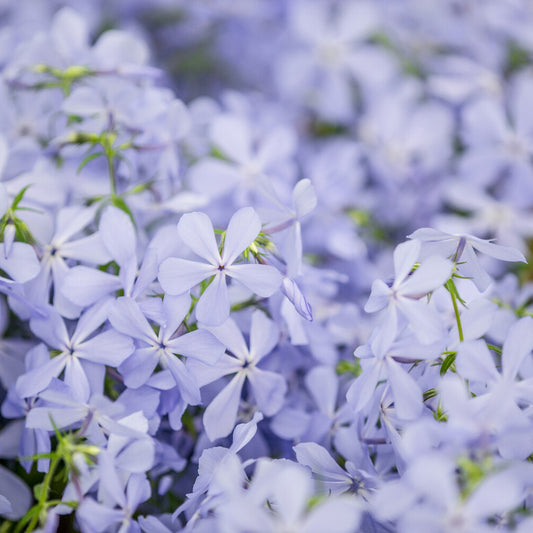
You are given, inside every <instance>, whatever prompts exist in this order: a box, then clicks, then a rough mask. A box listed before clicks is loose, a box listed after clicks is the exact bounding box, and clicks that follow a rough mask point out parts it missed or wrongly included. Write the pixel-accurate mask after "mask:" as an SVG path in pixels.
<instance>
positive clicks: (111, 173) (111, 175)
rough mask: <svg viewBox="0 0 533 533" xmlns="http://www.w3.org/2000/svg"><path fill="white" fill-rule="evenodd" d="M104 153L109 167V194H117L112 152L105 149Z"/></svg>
mask: <svg viewBox="0 0 533 533" xmlns="http://www.w3.org/2000/svg"><path fill="white" fill-rule="evenodd" d="M105 155H106V158H107V165H108V167H109V179H110V182H111V196H116V195H117V183H116V176H115V165H114V162H113V153H112V152H111V151H110V150H108V149H107V147H106V151H105Z"/></svg>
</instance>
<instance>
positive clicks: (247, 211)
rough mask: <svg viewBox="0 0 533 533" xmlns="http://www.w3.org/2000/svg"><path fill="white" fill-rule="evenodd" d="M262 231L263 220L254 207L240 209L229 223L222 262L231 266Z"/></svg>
mask: <svg viewBox="0 0 533 533" xmlns="http://www.w3.org/2000/svg"><path fill="white" fill-rule="evenodd" d="M260 231H261V220H259V216H258V215H257V213H256V212H255V209H254V208H253V207H243V208H242V209H239V210H238V211H237V212H236V213H235V214H234V215H233V216H232V217H231V220H230V221H229V224H228V229H227V232H226V239H225V241H224V251H223V252H222V262H223V264H224V265H225V266H229V265H231V264H232V263H233V261H235V259H237V257H238V256H239V255H240V254H241V253H242V252H243V251H244V250H245V249H246V248H248V246H250V244H252V242H253V241H254V239H255V238H256V237H257V236H258V235H259V232H260Z"/></svg>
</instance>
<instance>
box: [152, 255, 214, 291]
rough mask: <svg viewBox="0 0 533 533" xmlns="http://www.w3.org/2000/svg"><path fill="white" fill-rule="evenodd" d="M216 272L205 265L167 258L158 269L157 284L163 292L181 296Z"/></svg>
mask: <svg viewBox="0 0 533 533" xmlns="http://www.w3.org/2000/svg"><path fill="white" fill-rule="evenodd" d="M216 272H217V270H216V269H215V268H214V267H213V266H212V265H208V264H206V263H199V262H197V261H189V260H188V259H178V258H176V257H169V258H168V259H165V260H164V261H163V262H162V263H161V266H160V267H159V276H158V278H159V283H161V287H163V290H164V291H165V292H168V294H171V295H173V296H176V295H179V294H183V293H184V292H187V291H188V290H190V289H192V288H193V287H195V286H196V285H198V284H199V283H200V282H202V281H203V280H204V279H206V278H208V277H210V276H212V275H214V274H216Z"/></svg>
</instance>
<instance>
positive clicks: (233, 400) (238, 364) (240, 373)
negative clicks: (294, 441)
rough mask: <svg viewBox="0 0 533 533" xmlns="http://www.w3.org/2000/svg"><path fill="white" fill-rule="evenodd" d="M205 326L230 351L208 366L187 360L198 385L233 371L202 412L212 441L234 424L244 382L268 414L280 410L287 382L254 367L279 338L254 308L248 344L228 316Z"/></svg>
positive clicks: (271, 323)
mask: <svg viewBox="0 0 533 533" xmlns="http://www.w3.org/2000/svg"><path fill="white" fill-rule="evenodd" d="M208 329H209V331H211V332H212V333H213V334H214V335H215V337H217V338H218V339H219V340H220V341H221V342H222V343H223V344H225V345H226V347H227V348H228V350H229V351H230V352H231V353H232V354H233V355H228V354H224V355H223V356H222V357H221V359H220V361H219V362H218V363H217V364H216V365H213V366H211V367H207V366H206V365H204V364H202V363H197V362H196V361H191V363H190V368H191V370H193V372H194V374H195V376H196V378H197V380H198V383H199V385H200V386H203V385H207V384H208V383H211V382H212V381H215V380H216V379H218V378H220V377H222V376H226V375H230V374H233V378H232V379H231V381H230V382H229V383H228V384H227V385H226V386H225V387H224V388H223V389H222V390H221V391H220V392H219V393H218V394H217V396H216V397H215V398H214V399H213V401H212V402H211V403H210V404H209V405H208V406H207V408H206V410H205V413H204V417H203V422H204V427H205V431H206V433H207V436H208V437H209V439H210V440H212V441H213V440H216V439H218V438H220V437H225V436H226V435H228V434H229V433H230V431H231V430H232V429H233V427H234V426H235V421H236V419H237V411H238V408H239V403H240V400H241V394H242V389H243V386H244V383H245V381H247V380H248V381H249V383H250V387H251V391H252V393H253V396H254V398H255V402H256V405H257V407H258V408H259V410H260V411H261V412H262V413H264V414H265V415H266V416H272V415H273V414H275V413H276V412H277V411H278V410H279V409H280V407H281V405H282V403H283V399H284V396H285V391H286V389H287V385H286V383H285V379H284V378H283V377H282V376H280V375H279V374H276V373H275V372H271V371H269V370H263V369H261V368H258V366H257V365H258V364H259V363H260V362H261V359H263V357H265V356H266V355H268V354H269V353H270V352H271V351H272V350H273V349H274V347H275V346H276V344H277V343H278V339H279V329H278V327H277V325H276V324H275V323H274V322H273V321H272V320H270V319H269V318H267V317H266V315H265V314H264V313H263V312H262V311H259V310H257V311H254V313H253V315H252V326H251V330H250V345H249V347H248V346H247V345H246V342H245V340H244V337H243V335H242V333H241V331H240V329H239V327H238V326H237V324H236V323H235V322H234V321H233V319H231V318H229V319H228V320H226V322H224V323H223V324H222V325H220V326H216V327H209V328H208Z"/></svg>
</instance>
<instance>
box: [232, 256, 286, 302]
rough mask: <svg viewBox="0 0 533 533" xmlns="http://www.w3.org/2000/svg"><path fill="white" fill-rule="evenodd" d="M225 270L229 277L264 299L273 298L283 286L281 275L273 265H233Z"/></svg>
mask: <svg viewBox="0 0 533 533" xmlns="http://www.w3.org/2000/svg"><path fill="white" fill-rule="evenodd" d="M225 270H226V272H227V274H228V276H231V277H232V278H235V279H236V280H237V281H240V282H241V283H242V284H243V285H244V286H245V287H246V288H247V289H250V290H251V291H252V292H255V294H257V295H258V296H261V297H262V298H268V297H269V296H272V295H273V294H274V293H275V292H276V291H277V290H278V289H279V287H280V285H281V280H282V277H281V274H280V273H279V271H278V270H277V269H276V268H274V267H273V266H271V265H254V264H248V265H231V266H230V267H229V268H226V269H225Z"/></svg>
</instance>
